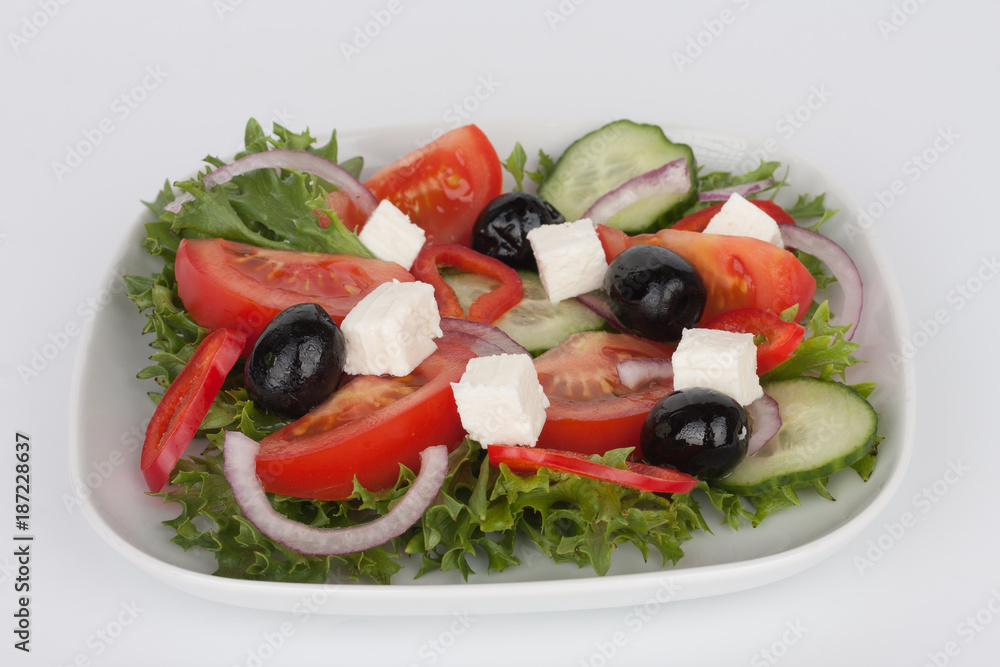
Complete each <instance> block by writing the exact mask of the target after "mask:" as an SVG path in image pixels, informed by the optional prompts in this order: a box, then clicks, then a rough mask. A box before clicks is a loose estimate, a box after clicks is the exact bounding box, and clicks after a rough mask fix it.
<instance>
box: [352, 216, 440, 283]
mask: <svg viewBox="0 0 1000 667" xmlns="http://www.w3.org/2000/svg"><path fill="white" fill-rule="evenodd" d="M358 238H359V239H360V240H361V242H362V243H364V244H365V247H366V248H368V249H369V250H371V251H372V254H373V255H375V256H376V257H378V258H379V259H383V260H385V261H387V262H396V263H397V264H399V265H401V266H402V267H403V268H404V269H406V270H407V271H409V270H410V267H411V266H413V260H415V259H416V258H417V255H418V254H419V253H420V249H421V248H423V247H424V241H426V239H427V235H426V234H425V233H424V230H423V229H421V228H420V227H418V226H417V225H415V224H413V223H412V222H410V216H408V215H406V214H405V213H403V212H402V211H400V210H399V209H398V208H396V205H395V204H393V203H392V202H391V201H389V200H388V199H383V200H382V201H380V202H379V203H378V206H377V207H376V208H375V211H374V212H373V213H372V214H371V215H370V216H369V217H368V221H367V222H365V226H364V227H362V228H361V232H360V233H359V234H358Z"/></svg>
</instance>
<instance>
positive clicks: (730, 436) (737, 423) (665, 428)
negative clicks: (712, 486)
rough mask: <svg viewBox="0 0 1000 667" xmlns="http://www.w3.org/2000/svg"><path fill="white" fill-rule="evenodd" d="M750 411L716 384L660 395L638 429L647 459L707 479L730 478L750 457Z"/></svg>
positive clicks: (655, 463)
mask: <svg viewBox="0 0 1000 667" xmlns="http://www.w3.org/2000/svg"><path fill="white" fill-rule="evenodd" d="M749 441H750V426H749V419H748V417H747V413H746V410H744V409H743V406H741V405H740V404H739V403H737V402H736V401H735V400H734V399H732V398H730V397H729V396H727V395H726V394H723V393H722V392H719V391H716V390H714V389H704V388H692V389H681V390H679V391H675V392H673V393H672V394H668V395H667V396H664V397H663V398H661V399H660V400H659V401H658V402H657V403H656V405H654V406H653V409H652V410H650V412H649V414H648V415H647V416H646V421H645V422H644V423H643V425H642V430H641V431H640V432H639V449H640V451H641V452H642V458H643V460H644V461H645V462H646V463H649V464H650V465H656V466H664V467H667V468H676V469H677V470H680V471H681V472H686V473H687V474H689V475H692V476H694V477H697V478H698V479H702V480H713V479H719V478H721V477H725V476H726V475H728V474H729V473H730V472H732V470H733V468H735V467H736V466H737V465H738V464H739V462H740V461H742V460H743V458H744V457H745V456H746V453H747V443H748V442H749Z"/></svg>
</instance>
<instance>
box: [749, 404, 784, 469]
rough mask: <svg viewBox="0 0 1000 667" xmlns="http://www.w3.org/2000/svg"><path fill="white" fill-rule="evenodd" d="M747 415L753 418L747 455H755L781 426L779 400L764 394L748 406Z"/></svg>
mask: <svg viewBox="0 0 1000 667" xmlns="http://www.w3.org/2000/svg"><path fill="white" fill-rule="evenodd" d="M746 411H747V416H748V417H750V419H751V420H753V429H752V431H751V433H750V442H748V443H747V456H753V455H754V454H756V453H757V452H758V451H759V450H760V448H761V447H763V446H764V445H766V444H767V443H768V442H770V441H771V438H773V437H774V435H775V433H777V432H778V430H779V429H780V428H781V414H780V413H779V412H778V402H777V401H776V400H774V399H773V398H771V397H770V396H768V395H767V394H764V395H763V396H761V397H760V398H758V399H757V400H756V401H754V402H753V403H751V404H750V405H748V406H747V407H746Z"/></svg>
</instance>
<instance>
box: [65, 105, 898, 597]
mask: <svg viewBox="0 0 1000 667" xmlns="http://www.w3.org/2000/svg"><path fill="white" fill-rule="evenodd" d="M601 124H602V123H601V122H595V121H590V122H581V121H512V122H497V123H483V124H482V125H481V127H482V129H483V130H484V131H485V132H486V134H487V136H489V137H490V139H491V140H492V141H493V144H494V146H495V147H496V149H497V152H498V153H499V154H500V156H501V158H506V156H507V155H509V154H510V151H511V149H512V148H513V146H514V142H515V141H520V142H521V144H522V145H523V146H524V148H525V150H526V151H527V153H528V155H529V169H531V168H534V161H533V160H532V159H531V156H534V155H536V154H537V150H538V149H539V148H542V149H544V150H545V151H546V152H547V153H548V154H550V155H552V156H554V157H557V156H558V155H559V154H560V153H561V152H562V151H563V150H564V149H565V148H566V146H568V145H569V143H571V142H572V141H573V140H575V139H576V138H578V137H580V136H583V135H584V134H586V133H587V132H589V131H592V130H594V129H596V128H597V127H599V126H600V125H601ZM663 127H664V130H665V131H666V133H667V136H669V137H670V138H671V139H672V140H674V141H679V142H683V143H688V144H690V145H691V146H692V147H693V148H694V151H695V155H696V157H697V159H698V160H699V164H701V165H702V166H704V167H705V168H707V169H709V170H716V169H725V170H735V171H739V172H742V171H746V170H748V169H751V168H753V167H755V166H756V165H757V163H758V162H759V159H760V156H762V155H763V156H766V159H769V160H779V161H781V162H782V163H783V164H787V165H791V172H790V179H791V187H790V188H785V189H784V190H782V192H781V196H779V198H778V200H779V202H783V203H790V202H792V201H794V196H795V194H796V193H813V194H818V193H822V192H826V193H827V200H826V201H827V205H828V206H830V207H832V208H839V209H840V210H841V213H840V214H838V215H837V216H835V217H834V218H833V219H832V220H830V221H828V222H827V223H826V224H825V225H824V228H823V231H824V232H825V233H826V234H827V235H829V236H831V237H832V238H833V239H834V240H836V241H837V242H839V243H840V244H841V245H843V246H844V247H845V248H846V250H847V251H848V252H849V253H850V254H851V256H852V257H853V258H854V261H855V263H856V264H857V266H858V268H859V270H860V272H861V275H862V278H863V279H864V283H865V311H864V315H863V318H862V322H861V326H860V328H859V330H858V333H857V335H856V336H855V341H857V342H860V343H862V348H861V349H860V350H859V356H861V357H862V358H863V359H866V360H867V361H868V363H867V364H864V365H861V366H857V367H853V368H851V369H849V371H848V380H849V381H851V382H860V381H862V380H874V381H877V382H878V383H879V388H878V390H877V391H876V392H875V394H874V395H873V396H872V403H873V404H874V406H875V409H876V410H877V411H878V412H879V414H880V433H881V434H882V435H883V436H885V440H884V441H883V443H882V445H881V446H880V448H879V456H878V465H877V467H876V469H875V473H874V474H873V475H872V477H871V479H870V480H869V481H868V482H867V483H862V482H861V480H860V479H859V478H858V476H857V475H855V474H854V473H853V472H851V471H844V472H843V473H841V474H839V475H836V476H834V478H833V479H832V480H831V484H830V490H831V492H832V493H833V495H834V496H835V497H836V498H837V502H835V503H831V502H828V501H826V500H823V499H821V498H819V497H818V496H816V495H815V494H813V493H811V492H803V493H802V494H801V498H802V506H801V507H792V508H787V509H785V510H782V511H780V512H778V513H777V514H775V515H772V516H770V517H768V519H767V521H765V522H764V523H763V524H762V525H761V526H759V527H757V528H751V527H750V526H749V525H744V526H742V527H741V529H740V530H739V531H738V532H734V531H732V530H730V529H729V528H728V527H727V526H723V525H721V522H720V524H719V526H718V527H717V528H715V527H713V530H714V534H708V533H699V534H697V535H695V537H694V538H693V539H692V540H690V541H689V542H687V543H686V544H685V545H684V551H685V553H686V556H685V558H684V559H683V560H681V562H680V563H679V564H678V565H677V566H676V567H672V568H671V567H667V568H661V567H659V558H658V554H656V552H655V549H654V550H653V554H652V555H651V559H650V561H649V562H648V563H647V562H643V560H642V558H641V556H640V554H639V553H638V551H637V550H635V549H631V548H623V549H619V550H618V552H616V554H615V558H614V561H613V567H612V569H611V572H610V574H608V575H606V576H604V577H598V576H596V575H594V573H593V572H592V571H591V570H589V569H583V570H581V569H578V568H576V566H575V565H572V564H569V563H564V564H560V565H556V564H553V563H552V562H550V561H549V560H548V559H547V558H546V557H544V556H542V555H541V554H539V553H537V552H536V551H533V548H532V547H531V545H526V546H523V547H519V548H518V551H517V555H518V556H519V557H520V558H521V560H522V561H523V562H524V564H523V565H522V566H520V567H515V568H511V569H509V570H507V571H506V572H503V573H499V574H498V573H493V574H490V575H486V574H478V575H474V576H472V577H471V578H470V580H469V582H468V583H465V582H463V581H462V579H461V576H460V575H459V574H458V573H456V572H451V573H433V574H430V575H426V576H424V577H421V578H420V579H418V580H414V579H413V573H414V572H416V569H417V567H418V565H419V562H417V561H418V560H419V559H411V560H412V561H414V562H413V563H411V564H410V565H408V566H407V567H406V568H404V570H403V571H402V572H400V573H399V574H397V575H396V576H395V577H394V582H395V583H394V584H393V585H391V586H379V585H374V584H358V583H355V582H344V583H337V584H325V585H323V584H286V583H274V582H258V581H240V580H234V579H225V578H221V577H215V576H212V575H211V574H210V573H211V572H212V571H213V570H214V569H215V560H214V557H213V556H212V555H211V554H210V553H208V552H204V551H199V550H196V549H192V550H191V551H188V552H185V551H183V550H182V549H181V548H179V547H178V546H176V545H174V544H172V543H171V542H170V541H169V540H170V538H171V536H172V535H173V534H174V532H173V530H172V529H170V528H167V527H165V526H162V525H161V523H160V522H161V521H164V520H167V519H171V518H173V517H174V516H176V513H177V508H176V507H175V506H172V505H169V504H164V503H163V502H161V501H160V499H159V498H154V497H150V496H148V495H146V494H145V490H146V489H145V485H144V482H143V479H142V475H141V474H140V472H139V451H140V449H141V446H142V434H143V431H144V430H145V425H146V422H147V420H148V419H149V417H150V416H151V414H152V410H153V405H152V402H151V401H150V400H149V398H148V397H147V396H146V392H147V391H151V390H154V389H155V386H154V384H153V382H152V381H140V380H138V379H136V377H135V374H136V372H137V371H138V370H139V369H140V368H142V367H144V366H146V365H147V364H148V357H149V354H150V352H151V351H152V350H151V349H150V348H149V347H148V343H149V337H146V338H143V337H141V336H140V331H141V329H142V326H143V323H144V321H145V316H144V315H141V314H140V313H139V312H138V310H137V309H136V307H135V306H134V305H133V304H132V303H131V301H129V300H128V298H127V297H126V296H125V295H124V294H121V293H120V294H115V295H114V297H113V301H112V303H111V304H110V305H109V306H108V307H107V308H105V309H104V310H102V311H101V312H100V314H99V315H98V316H97V317H96V318H95V319H94V320H93V321H92V322H91V323H90V324H89V327H88V329H87V331H86V332H85V333H84V337H83V342H82V344H81V347H80V355H79V358H78V363H77V368H76V373H75V378H74V386H73V392H72V396H71V420H70V458H71V462H70V466H71V475H72V477H73V483H74V486H75V487H76V488H77V489H78V499H79V501H80V503H81V506H82V509H83V513H84V515H85V516H86V517H87V519H88V520H89V521H90V522H91V524H92V525H93V526H94V528H95V529H96V530H97V532H98V533H99V534H100V535H101V536H102V537H103V538H104V539H105V540H107V542H108V543H109V544H110V545H111V546H112V547H113V548H114V549H115V550H117V551H118V552H119V553H120V554H121V555H123V556H124V557H125V558H126V559H127V560H129V561H131V562H132V563H134V564H136V565H138V566H139V567H141V568H143V569H144V570H146V571H147V572H149V573H150V574H152V575H153V576H154V577H157V578H158V579H160V580H162V581H164V582H166V583H168V584H170V585H173V586H176V587H177V588H179V589H181V590H185V591H188V592H190V593H191V594H193V595H197V596H201V597H203V598H207V599H211V600H217V601H221V602H226V603H230V604H235V605H241V606H246V607H253V608H260V609H273V610H286V611H295V610H302V609H309V610H310V611H313V612H320V613H328V614H349V615H355V616H356V615H411V614H412V615H417V614H419V615H426V614H452V613H459V612H467V613H474V614H481V613H523V612H544V611H558V610H571V609H586V608H599V607H615V606H632V605H639V604H645V603H648V602H651V601H656V602H664V601H666V600H669V599H687V598H696V597H704V596H710V595H719V594H724V593H728V592H732V591H738V590H743V589H747V588H751V587H755V586H761V585H764V584H767V583H770V582H772V581H776V580H778V579H782V578H784V577H787V576H790V575H792V574H795V573H797V572H800V571H802V570H804V569H806V568H808V567H810V566H812V565H814V564H816V563H817V562H819V561H820V560H822V559H823V558H826V557H828V556H829V555H831V554H832V553H834V552H835V551H837V550H838V549H841V548H842V547H844V546H845V545H846V544H847V543H849V542H850V541H851V540H852V539H854V537H855V536H857V535H858V534H859V533H860V532H861V531H862V530H863V529H864V528H865V527H866V526H867V525H868V524H870V523H871V522H872V521H873V520H874V519H875V518H876V517H877V516H878V514H879V512H880V511H881V510H882V509H883V508H884V507H885V505H886V503H887V502H888V500H889V498H890V497H891V495H892V494H893V493H894V492H895V490H896V489H897V488H898V487H899V484H900V481H901V478H902V475H903V473H904V470H905V468H906V464H907V461H908V459H909V456H910V450H911V448H912V445H913V430H914V412H915V405H914V378H913V372H912V368H911V365H910V364H903V365H898V364H897V365H894V364H893V363H892V362H891V361H890V359H891V356H890V355H897V356H896V358H897V359H899V358H901V357H902V355H901V341H902V337H903V333H904V332H905V326H904V321H905V320H904V318H903V313H902V312H901V299H900V298H899V296H898V292H897V288H896V286H895V282H894V280H893V278H892V276H891V275H889V274H888V271H887V268H886V263H885V261H884V259H883V256H882V253H881V251H880V250H879V248H878V244H877V241H876V239H875V238H874V236H873V235H872V234H871V233H870V232H864V231H863V230H862V229H861V228H860V227H858V226H857V225H856V224H854V223H853V222H852V221H853V218H852V217H851V216H852V214H853V212H855V211H857V210H858V208H857V207H856V206H854V205H853V203H852V200H851V198H850V197H849V196H848V195H847V194H846V193H845V192H844V191H843V189H842V188H840V187H839V186H838V185H837V184H836V183H835V182H834V181H833V180H831V179H830V178H829V177H828V176H827V175H825V174H823V173H822V172H821V171H820V170H819V169H817V168H816V167H814V166H812V165H811V164H809V163H807V162H805V161H804V160H802V159H800V158H798V157H796V156H794V155H789V154H788V153H786V152H784V151H782V150H780V149H778V150H768V149H771V148H773V147H771V146H767V147H765V146H763V145H761V144H760V143H759V142H755V141H754V140H751V139H745V138H742V137H735V136H732V135H729V134H724V133H720V132H715V131H707V130H701V129H696V128H680V127H671V126H669V125H663ZM435 129H438V128H435V127H434V126H431V125H413V126H402V127H392V128H380V129H373V130H366V131H359V132H354V133H351V132H342V133H338V141H339V144H340V155H341V156H342V157H350V156H353V155H362V156H363V157H364V158H365V161H366V165H368V167H366V174H365V175H366V176H367V175H368V174H370V173H371V172H372V171H373V170H374V169H373V167H377V166H381V165H384V164H387V163H388V162H390V161H392V160H394V159H396V158H397V157H400V156H401V155H403V154H405V153H407V152H409V151H411V150H413V149H414V148H416V147H418V146H419V145H421V144H423V143H426V141H428V140H429V139H430V137H431V136H432V133H433V132H434V131H435ZM441 129H448V128H441ZM219 148H223V149H224V148H226V147H219ZM220 152H223V151H220ZM192 167H193V168H195V167H200V165H197V164H192ZM152 187H155V184H151V188H152ZM153 194H154V191H152V189H151V191H150V192H148V193H137V199H138V198H142V197H144V198H149V197H151V196H152V195H153ZM149 219H150V217H149V214H148V213H147V214H146V215H144V216H142V217H140V219H139V220H137V221H136V222H134V223H132V224H131V225H123V234H124V235H125V236H126V238H125V240H124V242H123V244H122V247H121V249H120V251H119V253H118V254H117V258H118V259H117V260H116V262H115V263H114V265H113V266H112V267H110V268H109V271H110V272H113V273H116V274H119V275H120V274H122V273H128V274H142V275H148V274H151V273H153V272H156V271H158V270H159V269H160V266H159V260H157V259H153V258H151V257H149V256H148V255H146V253H145V251H144V250H143V248H142V246H141V242H142V239H143V237H144V231H143V229H142V223H143V222H146V221H148V220H149ZM831 292H832V293H831V295H830V299H831V305H832V306H833V307H834V308H835V307H836V304H837V298H838V296H839V294H837V293H836V290H835V289H834V290H831ZM834 312H836V310H835V311H834ZM896 366H899V367H896ZM703 511H704V513H705V516H706V519H707V520H708V521H709V522H710V524H711V523H712V522H713V521H715V519H716V517H718V516H719V515H718V514H717V513H716V512H715V510H714V509H713V508H712V507H711V506H710V505H709V504H708V503H707V501H706V502H705V503H703ZM720 521H721V520H720ZM480 565H482V564H480ZM476 570H477V572H485V570H486V568H485V567H484V566H480V567H476Z"/></svg>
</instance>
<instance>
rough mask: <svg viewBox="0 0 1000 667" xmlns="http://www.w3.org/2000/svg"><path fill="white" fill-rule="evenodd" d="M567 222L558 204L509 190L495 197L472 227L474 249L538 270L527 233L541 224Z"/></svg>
mask: <svg viewBox="0 0 1000 667" xmlns="http://www.w3.org/2000/svg"><path fill="white" fill-rule="evenodd" d="M561 222H566V219H565V218H564V217H563V216H562V214H561V213H559V211H557V210H556V209H555V207H554V206H553V205H552V204H550V203H549V202H547V201H545V200H544V199H539V198H538V197H537V196H535V195H533V194H529V193H527V192H508V193H506V194H502V195H500V196H499V197H496V198H494V199H492V200H491V201H490V202H489V203H488V204H486V207H485V208H483V210H482V211H481V212H480V213H479V217H477V218H476V222H475V224H474V225H473V226H472V249H473V250H475V251H476V252H481V253H483V254H484V255H489V256H490V257H494V258H496V259H499V260H500V261H501V262H503V263H504V264H506V265H508V266H510V267H513V268H515V269H536V268H537V266H536V264H535V255H534V254H533V253H532V252H531V244H530V243H528V232H530V231H531V230H532V229H535V228H536V227H540V226H541V225H552V224H558V223H561Z"/></svg>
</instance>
